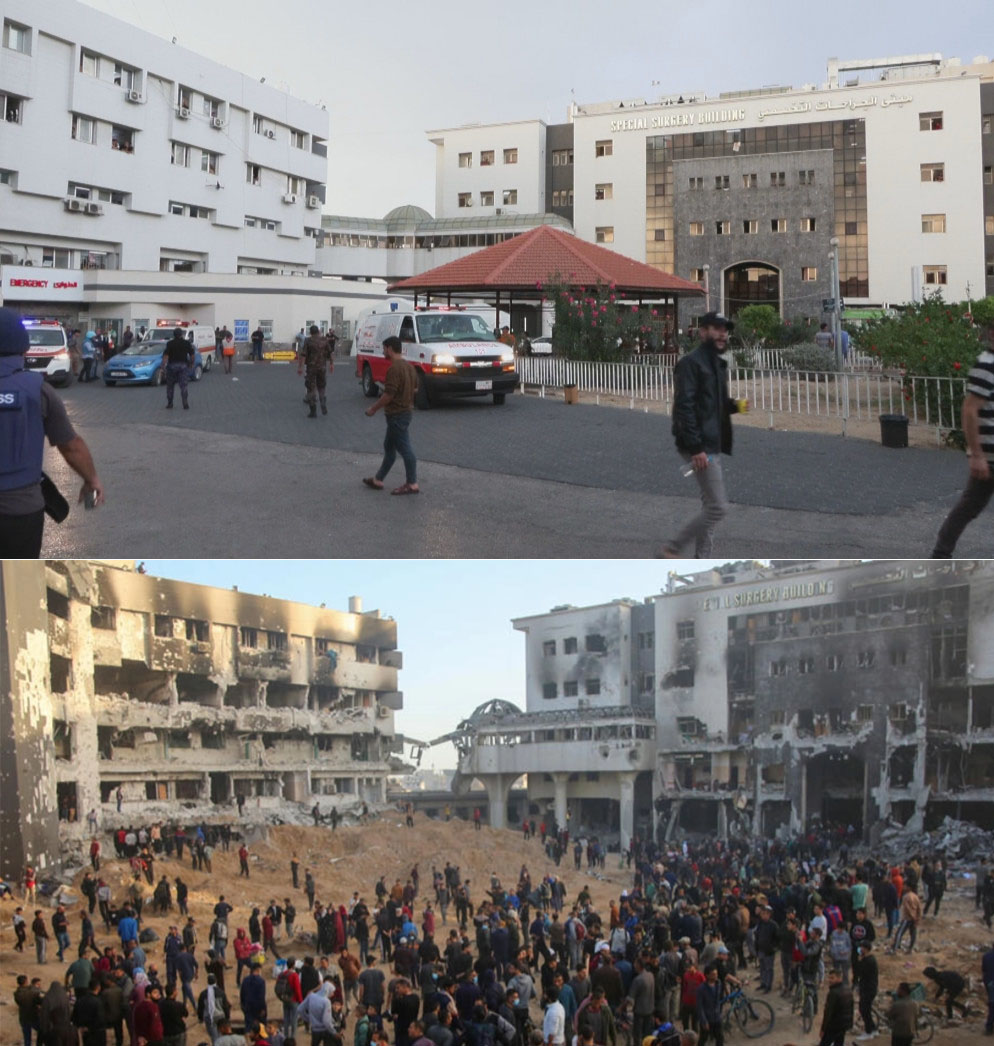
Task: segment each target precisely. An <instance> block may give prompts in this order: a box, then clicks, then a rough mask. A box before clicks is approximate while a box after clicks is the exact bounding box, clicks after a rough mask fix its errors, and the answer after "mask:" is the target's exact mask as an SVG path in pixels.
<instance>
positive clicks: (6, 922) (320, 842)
mask: <svg viewBox="0 0 994 1046" xmlns="http://www.w3.org/2000/svg"><path fill="white" fill-rule="evenodd" d="M104 849H105V850H110V852H111V853H113V848H112V847H111V845H110V843H109V842H108V843H106V844H105V847H104ZM249 850H250V853H251V857H250V862H249V863H250V868H251V877H250V878H249V879H245V878H240V877H239V876H238V857H237V854H236V852H235V849H234V848H233V849H232V850H231V852H230V853H227V854H225V853H223V852H221V851H220V850H218V852H217V853H216V854H215V857H214V871H213V874H212V875H208V874H207V873H204V872H195V871H193V870H192V869H191V867H190V864H189V861H188V860H187V861H184V862H183V864H182V866H181V865H180V864H179V862H178V861H176V860H175V859H173V860H163V861H160V862H157V864H156V878H158V877H159V875H160V874H163V873H164V874H166V875H168V876H169V878H170V879H173V878H174V877H175V876H176V875H177V874H182V877H183V879H184V881H185V882H186V883H187V884H188V886H189V888H190V895H189V908H190V914H191V915H193V916H194V918H195V920H196V925H197V929H198V932H199V935H200V943H199V944H198V946H197V955H198V957H202V955H203V952H204V951H205V950H206V948H207V941H206V939H207V931H208V927H209V925H210V922H211V919H212V914H211V910H212V908H213V906H214V904H215V903H216V901H217V897H218V895H219V894H221V893H223V894H225V896H226V898H227V899H228V901H230V902H231V903H232V904H233V905H234V906H235V910H234V912H233V913H232V915H231V916H230V919H229V925H230V927H231V930H232V933H231V936H232V938H233V937H234V931H235V929H237V928H238V927H241V926H245V927H247V924H248V916H249V914H250V912H251V908H252V906H258V907H260V908H265V906H266V905H267V904H268V903H269V900H270V899H271V898H277V899H280V900H282V898H284V897H287V896H291V897H292V898H293V902H294V904H295V905H296V907H297V910H298V913H299V914H298V917H297V928H298V930H299V931H302V932H310V931H311V930H313V926H314V924H313V920H311V919H310V917H309V916H308V915H307V914H306V912H305V909H306V906H307V899H306V896H305V895H304V893H303V891H302V890H300V891H297V893H296V894H294V893H293V891H292V888H291V879H290V865H289V862H290V857H291V855H292V854H293V853H296V854H297V856H298V858H299V859H300V862H301V882H303V869H304V868H305V867H308V866H309V867H311V868H312V870H313V872H314V877H315V880H316V884H317V897H318V899H319V900H322V901H324V902H325V903H331V902H334V904H336V905H338V904H344V903H347V901H348V898H349V897H351V895H352V892H353V891H354V890H358V891H359V892H360V894H361V895H363V896H364V897H365V898H366V899H367V901H370V900H371V899H372V898H373V896H374V894H373V887H374V884H375V883H376V880H377V879H378V878H379V876H380V875H383V874H385V875H386V882H387V884H388V885H389V884H392V883H393V881H394V880H395V879H398V878H399V879H401V881H404V880H406V877H407V876H408V874H409V873H410V871H411V869H412V867H413V866H414V865H415V864H417V866H418V870H419V873H420V877H421V888H422V895H421V897H420V898H419V902H418V905H417V919H416V920H415V921H416V922H419V923H420V916H421V911H422V906H421V901H422V900H423V899H426V897H427V894H428V892H429V891H430V884H431V874H432V866H437V867H439V868H442V867H443V866H444V864H445V862H446V861H450V862H451V863H453V864H455V865H458V866H459V867H460V869H461V872H462V875H463V878H464V879H465V878H468V879H469V880H470V892H471V896H472V897H473V900H474V902H478V901H479V900H480V899H481V898H482V896H483V891H484V890H485V889H486V888H487V887H488V886H489V879H490V874H491V872H494V871H495V872H496V873H497V874H498V875H499V876H500V877H501V879H502V881H503V882H504V884H505V886H506V885H508V884H510V883H515V882H516V881H517V876H518V873H519V871H520V869H521V866H522V865H526V866H527V867H528V870H529V872H530V873H531V876H532V881H533V882H535V881H537V880H538V879H539V877H540V876H542V875H545V874H547V873H550V872H551V873H558V874H561V876H562V877H563V879H564V880H565V882H566V885H567V896H568V898H570V899H572V898H574V897H575V896H576V895H577V893H578V892H579V891H580V889H581V887H582V886H583V885H585V884H586V885H588V886H589V887H590V890H591V893H592V895H593V898H594V903H595V905H596V906H597V908H598V909H600V910H601V911H606V910H607V907H608V903H609V901H610V900H611V899H612V898H617V897H618V895H619V894H620V892H621V890H622V889H625V888H627V887H628V886H630V885H631V876H630V873H628V872H627V871H624V870H621V869H619V867H618V858H617V855H614V857H613V861H612V859H611V858H610V857H609V859H608V864H607V868H606V869H605V871H604V872H602V873H598V874H597V875H593V874H588V873H587V872H585V871H581V872H579V873H578V872H576V871H574V869H573V867H572V861H567V860H564V861H563V864H562V866H561V867H560V868H559V869H558V870H557V869H556V867H555V865H554V864H553V862H551V861H549V860H548V859H546V857H545V854H544V851H543V849H542V847H541V845H540V843H539V841H538V840H535V839H533V840H530V841H525V840H523V839H522V837H521V835H520V833H518V832H511V831H506V830H499V829H493V828H489V827H484V828H483V829H482V830H481V831H479V832H475V831H474V830H473V827H472V825H471V824H468V823H465V822H462V821H452V822H450V823H443V822H439V821H431V820H427V819H425V818H423V817H422V816H420V815H418V816H417V818H416V822H415V827H414V828H413V829H408V828H405V827H404V825H403V819H402V818H401V817H400V816H399V815H397V814H395V813H392V812H391V813H386V814H383V815H381V816H380V817H379V818H377V819H375V820H373V821H371V822H370V824H369V825H368V826H365V827H359V826H356V827H344V826H343V827H340V828H339V829H338V831H337V832H334V833H333V832H331V831H330V830H329V829H327V828H311V827H308V828H298V827H290V826H282V827H277V828H270V829H269V830H268V835H267V837H266V838H265V839H263V840H260V841H258V842H256V843H253V844H251V845H250V846H249ZM126 873H127V864H126V862H124V861H118V860H116V859H112V860H109V861H104V862H103V863H102V867H101V874H102V875H103V876H104V877H105V879H106V880H107V882H108V883H109V884H110V885H111V886H112V888H113V890H114V896H115V900H118V899H121V898H122V897H123V893H124V889H125V886H126V884H127V881H128V879H127V875H126ZM81 877H82V872H80V873H79V874H78V875H77V876H76V879H75V881H76V883H77V884H78V882H79V880H80V878H81ZM16 903H20V901H18V902H16ZM84 903H85V901H84ZM79 906H80V905H79V902H78V901H77V902H76V903H75V904H73V905H72V906H71V907H70V910H69V917H70V938H71V940H72V942H73V946H72V949H71V953H67V957H68V960H69V961H72V959H74V958H75V957H76V953H77V946H78V940H79V934H78V921H79V915H78V911H79ZM14 907H15V904H11V902H10V901H4V902H3V903H2V904H0V913H2V932H0V1046H19V1044H20V1042H21V1038H20V1029H19V1026H18V1023H17V1016H16V1011H15V1009H14V1007H13V1004H12V1002H11V997H12V994H13V990H14V987H15V985H16V976H17V974H19V973H24V974H27V975H28V976H29V977H34V976H40V977H41V978H42V980H43V984H44V986H45V987H47V986H48V984H49V983H51V980H52V979H53V978H56V977H58V978H60V979H61V978H62V977H64V974H65V968H66V965H67V964H66V965H63V964H59V963H58V962H57V960H56V957H55V951H54V949H53V948H52V943H53V942H52V941H50V942H49V961H48V963H47V965H46V966H37V965H36V964H35V963H34V961H33V960H34V943H33V939H32V937H31V935H30V933H29V935H28V942H27V944H26V945H25V951H24V954H23V955H21V954H19V953H17V952H15V951H14V949H13V944H14V935H13V931H12V929H11V921H10V920H11V915H12V914H13V909H14ZM38 907H41V908H43V911H44V914H45V918H46V922H47V921H48V919H49V918H50V916H51V909H50V908H49V907H47V905H42V904H39V905H38ZM25 914H26V915H27V918H28V923H29V924H30V922H31V918H32V916H33V910H30V911H29V910H27V909H26V912H25ZM449 919H450V921H449V924H448V926H447V927H444V928H442V930H441V932H444V933H447V930H448V928H450V927H451V926H453V925H454V923H453V921H452V912H451V911H450V913H449ZM143 923H144V925H146V926H151V927H152V928H154V929H155V930H156V931H157V932H158V934H159V937H160V942H161V939H162V938H164V937H165V935H166V932H167V930H168V927H169V925H170V924H171V923H177V924H180V920H179V918H178V917H177V914H176V912H175V910H174V912H173V913H172V914H171V915H170V914H166V915H164V916H158V915H149V916H148V917H147V918H146V919H145V920H144V921H143ZM102 925H103V924H102V921H101V920H100V918H99V911H98V912H95V913H94V926H95V928H96V929H97V944H98V945H101V946H102V945H104V944H111V943H113V944H115V945H117V944H118V940H117V938H116V935H107V934H104V933H103V930H102ZM877 929H878V932H879V922H878V924H877ZM49 932H50V933H51V929H50V928H49ZM991 939H992V934H991V932H990V931H988V930H987V929H986V928H985V927H984V925H983V923H982V922H981V920H980V918H979V913H978V912H976V911H975V910H974V907H973V880H972V878H970V879H964V878H962V876H959V877H957V876H953V875H951V876H950V889H949V892H948V893H947V894H946V897H945V899H944V902H943V909H942V913H941V915H940V916H939V917H938V918H934V917H932V916H929V917H928V918H927V919H926V920H925V921H924V925H923V927H922V930H921V933H920V934H919V941H918V947H917V951H916V953H915V955H913V956H911V957H907V956H904V955H902V956H898V957H890V956H886V955H883V954H882V949H881V948H879V947H878V949H877V952H878V961H879V964H880V984H881V991H883V990H885V989H888V988H892V987H894V986H895V985H896V984H897V982H898V981H900V980H909V981H914V980H921V979H922V977H921V970H922V968H923V967H924V966H926V965H928V964H929V963H931V964H932V965H934V966H936V967H938V968H939V969H955V970H958V971H959V972H960V973H962V974H963V975H964V976H966V977H972V981H973V986H972V990H971V992H970V1001H971V1006H972V1009H973V1011H974V1012H973V1015H972V1016H971V1017H969V1018H968V1019H967V1020H965V1021H963V1022H960V1023H957V1024H956V1025H955V1026H951V1027H949V1028H942V1029H940V1030H939V1032H938V1033H937V1035H936V1037H935V1039H933V1043H935V1044H936V1046H960V1044H961V1043H962V1040H963V1039H964V1038H966V1039H974V1038H980V1037H981V1036H982V1035H983V1018H984V1014H985V1012H986V1003H985V1001H984V999H983V998H982V996H983V986H982V985H981V984H980V980H979V973H980V957H981V954H982V953H983V951H984V949H986V948H987V947H989V946H990V942H991ZM285 944H286V942H285V941H281V942H279V944H278V947H279V948H280V953H281V954H283V955H285V954H287V952H286V951H285V950H284V945H285ZM287 949H288V950H289V946H287ZM146 950H147V952H148V954H149V957H150V959H153V960H154V961H155V962H156V963H157V965H158V967H159V970H160V974H164V970H165V963H164V960H163V959H162V956H161V943H157V944H152V945H147V946H146ZM293 950H294V951H295V952H296V954H297V956H298V957H300V956H302V955H303V954H305V951H306V946H305V944H304V942H301V944H300V945H298V946H297V947H296V948H294V949H293ZM228 958H229V961H230V962H231V965H232V973H231V974H229V975H228V980H229V983H228V993H229V998H232V997H234V992H233V990H232V987H233V983H234V975H233V973H234V960H233V958H232V952H231V948H230V946H229V949H228ZM777 969H778V974H777V975H778V977H779V966H778V968H777ZM266 974H267V983H268V985H269V993H270V1001H271V1003H272V1004H273V1006H272V1007H271V1010H270V1012H278V1010H279V1008H280V1007H279V1004H278V1003H277V1002H276V999H275V995H274V994H273V992H272V983H273V982H272V976H271V975H272V964H271V962H267V965H266ZM746 979H747V982H748V983H747V991H748V990H749V986H750V984H751V985H752V986H754V985H755V984H756V983H757V976H756V971H755V968H754V967H750V968H749V969H748V971H747V972H746ZM205 983H206V982H205V980H204V978H203V975H201V977H200V979H199V980H198V982H197V983H196V984H195V986H194V994H199V992H200V991H201V989H202V988H203V987H204V985H205ZM768 1000H769V1002H770V1003H771V1004H772V1005H773V1007H774V1009H775V1011H776V1024H775V1026H774V1028H773V1031H772V1032H771V1033H770V1035H768V1036H766V1038H765V1039H764V1040H763V1041H764V1042H767V1043H771V1044H777V1046H784V1044H800V1043H804V1044H805V1046H814V1044H815V1043H816V1042H817V1036H816V1035H815V1034H814V1032H812V1034H810V1035H808V1036H805V1035H804V1034H803V1032H802V1031H801V1028H800V1023H799V1021H798V1019H797V1018H795V1017H792V1016H791V1014H790V1013H789V1007H788V1006H787V1005H786V1004H785V1003H784V1002H783V1000H781V999H780V998H779V992H778V991H776V990H774V992H773V993H771V995H770V996H768ZM236 1006H237V1004H236ZM188 1026H189V1029H190V1030H189V1032H188V1041H189V1043H190V1044H191V1046H193V1044H196V1043H199V1042H201V1041H202V1038H203V1035H202V1032H203V1029H202V1027H201V1026H200V1025H197V1024H196V1022H195V1020H191V1021H188ZM815 1030H817V1026H816V1029H815ZM861 1030H862V1029H854V1034H855V1033H856V1032H857V1031H861ZM738 1037H739V1036H738V1035H737V1034H734V1033H733V1038H738ZM304 1041H305V1043H306V1039H305V1040H304ZM850 1041H851V1040H850ZM874 1041H875V1042H876V1043H878V1044H883V1043H885V1041H886V1040H885V1039H884V1038H883V1037H882V1036H880V1037H878V1038H877V1039H876V1040H874ZM346 1042H351V1021H350V1022H349V1026H348V1037H347V1038H346Z"/></svg>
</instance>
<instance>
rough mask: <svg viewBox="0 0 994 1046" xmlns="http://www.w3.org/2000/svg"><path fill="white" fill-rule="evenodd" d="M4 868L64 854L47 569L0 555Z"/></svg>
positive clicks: (13, 871) (43, 867)
mask: <svg viewBox="0 0 994 1046" xmlns="http://www.w3.org/2000/svg"><path fill="white" fill-rule="evenodd" d="M0 610H2V614H0V620H2V624H0V875H2V876H3V877H4V878H6V879H11V880H12V881H14V882H19V881H20V879H21V876H22V875H23V873H24V867H25V865H26V864H32V865H33V866H34V868H35V869H36V871H38V872H40V873H44V872H46V871H49V870H50V869H52V867H53V866H54V865H57V863H58V861H59V833H58V821H57V819H56V776H55V749H54V746H53V743H52V701H51V698H50V680H49V660H48V642H47V628H46V625H47V617H48V614H47V611H46V608H45V583H44V574H43V573H42V571H41V570H40V569H39V568H38V566H37V564H33V563H28V562H17V561H13V560H3V561H0Z"/></svg>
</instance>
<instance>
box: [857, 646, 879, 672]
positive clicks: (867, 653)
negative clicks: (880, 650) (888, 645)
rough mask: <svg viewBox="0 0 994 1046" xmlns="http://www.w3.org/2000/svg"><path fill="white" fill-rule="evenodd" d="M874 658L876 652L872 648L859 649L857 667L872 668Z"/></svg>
mask: <svg viewBox="0 0 994 1046" xmlns="http://www.w3.org/2000/svg"><path fill="white" fill-rule="evenodd" d="M875 659H876V654H875V653H874V652H873V651H872V650H861V651H860V652H859V657H858V658H857V660H856V666H857V667H858V668H873V662H874V660H875Z"/></svg>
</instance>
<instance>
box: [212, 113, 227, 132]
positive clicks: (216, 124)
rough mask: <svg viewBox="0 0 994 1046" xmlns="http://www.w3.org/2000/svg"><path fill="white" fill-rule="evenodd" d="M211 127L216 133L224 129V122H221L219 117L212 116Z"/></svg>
mask: <svg viewBox="0 0 994 1046" xmlns="http://www.w3.org/2000/svg"><path fill="white" fill-rule="evenodd" d="M211 127H213V128H215V129H216V130H218V131H220V130H222V129H223V127H224V120H222V119H221V117H220V116H212V117H211Z"/></svg>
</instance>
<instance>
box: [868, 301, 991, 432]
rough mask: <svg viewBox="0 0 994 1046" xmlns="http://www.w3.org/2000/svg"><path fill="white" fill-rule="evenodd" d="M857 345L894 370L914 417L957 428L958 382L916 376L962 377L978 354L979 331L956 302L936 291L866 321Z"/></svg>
mask: <svg viewBox="0 0 994 1046" xmlns="http://www.w3.org/2000/svg"><path fill="white" fill-rule="evenodd" d="M860 342H861V345H862V347H863V348H864V349H865V350H866V351H867V352H869V353H870V355H873V356H879V357H880V359H881V360H882V361H883V364H884V366H885V367H889V368H893V369H894V370H896V371H897V373H898V376H899V378H900V381H901V385H902V391H903V394H904V399H905V401H906V402H907V403H908V404H909V406H910V404H911V403H912V401H914V402H915V403H916V404H917V406H918V412H919V416H925V414H926V413H927V415H928V417H930V418H934V419H938V420H940V421H941V423H943V424H945V425H948V426H949V427H950V428H953V429H955V428H957V422H958V418H959V406H960V402H961V400H962V395H963V392H962V387H961V385H960V383H959V382H958V381H947V382H920V383H918V384H914V383H913V382H912V381H910V380H909V379H911V378H916V377H930V378H962V377H965V376H966V373H967V371H968V370H969V369H970V367H971V365H972V364H973V362H974V360H975V359H976V358H977V355H978V354H979V352H980V347H981V346H980V335H979V331H978V329H977V328H976V327H974V326H972V325H971V324H970V322H969V320H968V319H967V317H966V310H965V308H964V307H963V306H962V305H949V304H946V302H944V301H943V300H942V295H941V293H936V294H934V295H929V296H926V298H925V299H924V301H921V302H913V303H911V304H909V305H907V306H906V307H905V308H904V309H902V311H901V312H900V313H899V314H898V315H896V316H883V317H880V318H879V319H873V320H868V321H867V323H866V325H865V327H864V329H863V332H862V334H861V337H860Z"/></svg>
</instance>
